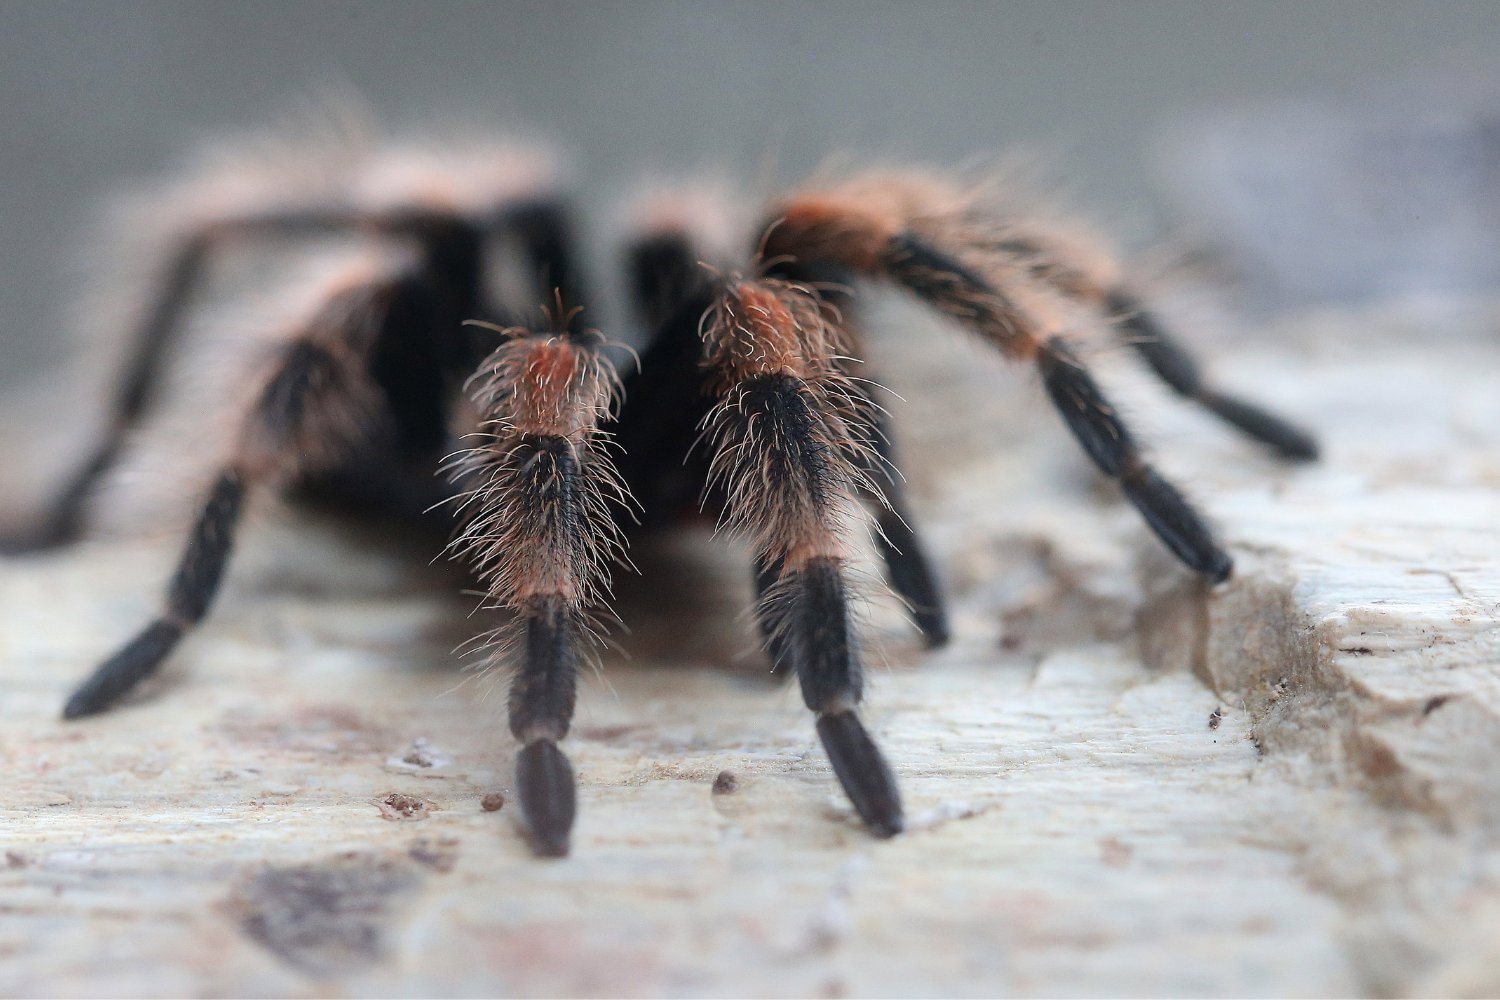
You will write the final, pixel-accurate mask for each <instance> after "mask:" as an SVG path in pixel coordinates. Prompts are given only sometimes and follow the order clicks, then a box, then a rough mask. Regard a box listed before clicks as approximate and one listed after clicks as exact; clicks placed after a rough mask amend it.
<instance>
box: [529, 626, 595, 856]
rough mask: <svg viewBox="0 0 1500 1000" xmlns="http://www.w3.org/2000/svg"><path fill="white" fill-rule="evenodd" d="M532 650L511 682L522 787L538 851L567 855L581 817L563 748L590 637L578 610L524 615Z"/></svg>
mask: <svg viewBox="0 0 1500 1000" xmlns="http://www.w3.org/2000/svg"><path fill="white" fill-rule="evenodd" d="M524 614H525V615H526V618H525V627H526V638H525V652H524V654H523V659H522V661H521V665H520V668H519V669H518V670H517V671H516V675H515V678H514V679H513V680H512V681H511V685H510V731H511V732H512V733H513V734H514V735H515V737H516V739H517V740H519V741H520V742H521V752H520V754H519V755H517V757H516V785H517V788H518V789H519V792H520V796H521V811H522V813H523V814H524V815H525V817H526V822H527V825H528V826H529V827H530V828H531V833H532V838H533V843H534V846H535V848H536V850H537V852H538V853H539V854H544V855H547V856H549V857H562V856H564V855H566V854H567V853H568V838H569V835H570V834H571V832H572V830H573V818H574V815H575V813H576V812H577V792H576V790H575V787H574V781H573V769H572V767H571V766H569V764H568V758H567V757H566V756H564V755H563V752H562V751H561V750H559V749H558V748H557V744H558V742H559V741H561V740H562V739H563V738H564V737H566V736H567V735H568V726H569V723H570V722H571V721H572V718H573V708H574V705H575V703H576V702H577V698H578V692H577V683H578V659H579V650H580V649H582V648H583V646H584V643H585V642H586V637H585V636H584V634H583V628H582V622H581V621H580V620H579V615H578V612H577V610H576V609H573V608H569V607H568V606H567V604H566V602H564V601H563V600H562V599H561V598H557V597H548V598H542V599H539V600H537V601H535V602H533V604H532V606H531V607H529V608H527V609H526V611H525V612H524Z"/></svg>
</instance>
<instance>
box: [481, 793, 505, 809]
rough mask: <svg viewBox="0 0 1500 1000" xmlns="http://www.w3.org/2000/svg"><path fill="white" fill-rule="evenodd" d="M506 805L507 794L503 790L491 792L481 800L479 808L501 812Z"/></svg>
mask: <svg viewBox="0 0 1500 1000" xmlns="http://www.w3.org/2000/svg"><path fill="white" fill-rule="evenodd" d="M504 806H505V795H504V793H503V792H490V793H489V794H488V795H486V796H485V797H484V798H482V799H480V800H479V808H481V809H483V810H484V811H485V812H487V813H492V812H499V811H500V810H501V809H502V808H504Z"/></svg>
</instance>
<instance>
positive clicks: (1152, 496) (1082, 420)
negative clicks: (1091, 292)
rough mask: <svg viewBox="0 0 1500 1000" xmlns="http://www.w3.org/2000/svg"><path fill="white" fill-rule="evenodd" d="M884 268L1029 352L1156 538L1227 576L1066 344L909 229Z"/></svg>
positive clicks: (1207, 572) (1222, 555)
mask: <svg viewBox="0 0 1500 1000" xmlns="http://www.w3.org/2000/svg"><path fill="white" fill-rule="evenodd" d="M882 270H883V271H884V273H886V274H887V275H888V276H889V277H890V278H892V279H893V280H895V281H896V282H897V283H898V284H900V285H901V286H903V287H905V288H906V289H907V290H909V291H910V292H912V293H913V294H915V295H916V296H918V297H919V298H921V299H923V300H925V301H927V302H928V303H930V304H931V305H932V306H933V307H934V308H936V309H939V310H940V311H942V312H944V313H947V314H948V315H950V316H952V317H953V318H954V319H955V320H958V321H959V322H961V323H964V324H965V325H967V326H969V327H970V328H971V329H973V330H974V331H975V332H977V333H979V334H981V335H982V336H984V337H986V338H987V339H989V340H991V341H992V342H994V343H995V344H996V345H997V346H998V347H1000V348H1001V349H1002V350H1005V351H1007V352H1008V353H1011V354H1013V355H1017V356H1020V357H1027V356H1030V357H1033V358H1034V360H1035V362H1036V364H1037V367H1038V368H1039V369H1040V371H1041V374H1042V381H1043V383H1044V384H1045V386H1046V388H1047V394H1048V396H1050V397H1051V399H1052V402H1053V404H1054V405H1055V406H1056V407H1057V409H1058V411H1059V412H1061V413H1062V416H1063V419H1064V420H1065V421H1067V424H1068V428H1069V429H1070V430H1071V431H1072V432H1073V436H1074V437H1076V438H1077V439H1078V442H1079V444H1081V445H1082V446H1083V449H1084V451H1086V452H1088V455H1089V457H1090V458H1091V459H1093V461H1094V464H1095V465H1097V466H1098V467H1099V468H1100V469H1101V470H1102V471H1103V472H1104V474H1105V475H1107V476H1109V477H1111V478H1112V479H1116V480H1118V481H1119V483H1120V486H1121V488H1122V489H1123V490H1124V492H1125V496H1126V497H1127V498H1128V499H1129V500H1130V502H1131V503H1132V504H1134V505H1135V507H1136V509H1137V510H1139V511H1140V512H1141V514H1142V515H1143V516H1144V517H1145V519H1146V523H1147V524H1148V525H1149V526H1150V527H1151V530H1152V531H1154V532H1155V533H1156V535H1157V537H1158V538H1160V539H1161V540H1162V542H1163V543H1164V544H1165V545H1166V546H1167V547H1168V548H1169V549H1170V550H1171V551H1172V552H1173V554H1174V555H1176V556H1177V557H1178V558H1179V559H1181V560H1182V561H1183V562H1184V563H1185V564H1186V565H1187V566H1189V567H1190V568H1191V569H1193V570H1195V571H1197V572H1198V573H1201V574H1203V575H1204V576H1206V577H1208V578H1209V579H1210V580H1213V581H1215V582H1218V581H1221V580H1225V579H1227V578H1228V577H1229V574H1230V572H1231V571H1232V569H1233V563H1232V562H1231V560H1230V558H1229V555H1228V554H1227V553H1226V552H1224V550H1223V549H1221V548H1219V545H1218V543H1217V542H1216V541H1215V540H1214V538H1213V534H1212V532H1210V531H1209V530H1208V527H1207V525H1205V524H1204V523H1203V520H1202V518H1200V517H1199V516H1198V513H1197V512H1196V511H1195V510H1193V508H1192V506H1191V505H1189V504H1188V502H1187V500H1186V499H1184V498H1183V496H1182V494H1181V493H1179V492H1178V491H1177V490H1176V488H1175V487H1173V486H1172V485H1171V484H1170V483H1168V482H1167V481H1166V480H1164V479H1162V478H1161V476H1160V475H1158V474H1157V473H1156V471H1155V470H1153V469H1152V468H1151V467H1150V466H1149V465H1147V464H1146V462H1145V460H1144V459H1143V458H1142V457H1141V454H1140V449H1139V448H1137V446H1136V444H1135V440H1134V439H1133V438H1132V437H1131V434H1130V432H1129V430H1127V429H1126V427H1125V424H1124V422H1123V421H1121V420H1120V418H1119V417H1118V416H1117V415H1116V413H1115V410H1114V407H1113V406H1112V405H1110V403H1109V401H1108V400H1107V399H1106V398H1105V397H1104V394H1103V393H1102V392H1100V390H1099V387H1098V385H1097V384H1095V382H1094V379H1093V377H1092V376H1091V375H1090V374H1089V373H1088V370H1087V369H1086V368H1085V367H1084V366H1083V363H1082V362H1081V361H1080V360H1079V359H1078V357H1077V356H1076V355H1074V354H1073V352H1072V351H1071V350H1070V349H1069V348H1068V346H1067V344H1066V343H1064V342H1063V341H1062V340H1061V339H1060V338H1057V337H1051V338H1048V339H1046V340H1040V339H1039V338H1038V335H1037V331H1036V324H1035V322H1034V321H1033V320H1032V319H1031V317H1029V316H1028V315H1027V313H1026V312H1025V311H1024V310H1022V309H1021V308H1020V307H1019V306H1018V305H1017V304H1016V303H1015V302H1012V301H1011V300H1010V299H1008V298H1006V297H1005V296H1003V295H1001V294H1000V293H999V292H998V291H996V290H995V289H993V288H992V287H991V286H990V284H989V283H988V282H987V281H985V279H984V278H983V277H982V276H981V275H980V274H979V273H978V272H976V271H975V270H973V269H972V268H970V267H967V266H965V265H964V264H963V263H962V262H960V261H958V260H956V259H955V258H953V257H951V256H949V255H948V254H945V253H943V252H941V251H940V250H937V249H936V248H934V247H931V246H929V245H927V244H926V243H924V242H923V241H922V240H920V239H919V238H918V237H916V236H914V235H912V234H910V233H902V234H898V235H897V236H895V237H893V238H892V239H891V240H890V243H889V245H888V246H887V248H886V251H885V259H884V260H883V261H882ZM1174 360H1177V361H1179V362H1180V358H1177V359H1174Z"/></svg>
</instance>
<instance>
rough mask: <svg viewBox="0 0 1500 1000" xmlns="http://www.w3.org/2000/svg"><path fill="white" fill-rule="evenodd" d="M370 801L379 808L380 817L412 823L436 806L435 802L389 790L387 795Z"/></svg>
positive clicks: (425, 815) (429, 812)
mask: <svg viewBox="0 0 1500 1000" xmlns="http://www.w3.org/2000/svg"><path fill="white" fill-rule="evenodd" d="M370 801H371V802H372V803H374V805H375V806H376V807H377V808H379V809H380V818H381V819H388V820H392V821H395V822H401V823H414V822H416V821H417V820H423V819H426V818H427V817H428V815H430V814H431V813H432V812H433V811H434V810H436V809H437V808H438V807H437V805H436V804H435V803H432V802H428V801H427V800H426V799H419V798H417V797H416V796H415V795H407V794H406V793H404V792H391V793H390V794H389V795H386V796H384V797H382V798H378V799H371V800H370Z"/></svg>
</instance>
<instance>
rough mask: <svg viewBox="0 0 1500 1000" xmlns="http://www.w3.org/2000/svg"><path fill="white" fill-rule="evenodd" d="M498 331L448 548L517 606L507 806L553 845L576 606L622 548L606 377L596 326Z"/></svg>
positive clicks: (560, 828) (591, 596)
mask: <svg viewBox="0 0 1500 1000" xmlns="http://www.w3.org/2000/svg"><path fill="white" fill-rule="evenodd" d="M558 319H559V322H562V319H561V317H559V318H558ZM508 334H509V339H508V340H507V341H506V342H505V343H504V344H502V345H501V346H500V347H499V348H497V349H496V350H495V351H494V353H493V354H491V355H490V356H489V357H488V358H487V359H485V361H484V362H483V363H482V364H481V365H480V367H479V370H478V372H477V373H476V374H475V376H474V378H473V380H472V382H471V386H472V394H473V399H474V402H475V403H476V404H477V405H478V407H479V410H480V412H481V414H482V415H483V421H484V422H483V424H482V425H481V430H480V431H479V432H478V433H477V434H476V435H474V437H475V438H476V440H477V441H478V443H477V444H476V445H475V446H474V447H473V448H471V449H470V450H469V451H467V452H465V453H464V454H463V455H462V456H461V458H460V459H459V460H458V462H457V463H456V465H455V467H454V470H453V471H454V472H455V474H456V475H458V476H460V477H462V478H463V479H465V480H466V481H468V482H471V483H475V484H477V485H475V487H474V489H473V490H472V491H471V492H470V493H468V494H467V495H466V497H465V499H464V503H463V504H462V506H461V508H460V509H461V511H465V510H466V509H467V510H468V511H472V515H471V516H470V517H469V520H468V522H467V523H466V525H465V526H464V528H463V529H462V531H461V532H460V533H459V535H458V536H457V537H456V538H455V540H454V542H453V544H452V546H451V548H452V551H453V552H454V554H455V555H456V556H458V557H459V558H462V559H464V560H465V561H466V562H468V563H469V564H470V566H471V567H472V568H473V569H474V571H475V572H476V573H477V574H478V576H479V578H480V579H481V580H482V581H483V582H484V584H485V586H486V589H487V592H488V596H489V599H490V601H491V602H493V603H494V604H496V605H499V606H502V607H506V608H509V609H511V610H512V611H514V612H515V613H516V615H517V622H516V632H515V634H514V635H513V636H512V639H513V645H514V646H515V647H517V656H516V659H517V661H518V662H517V663H516V664H515V673H514V676H513V679H512V681H511V688H510V699H509V707H510V729H511V732H512V734H514V736H515V738H516V739H517V740H518V741H519V742H520V744H521V751H520V753H519V754H518V755H517V758H516V782H517V787H518V790H519V793H520V800H521V811H522V813H523V814H524V816H525V819H526V822H527V825H528V826H529V827H530V831H531V834H532V838H533V847H534V849H535V850H536V852H537V853H538V854H542V855H546V856H562V855H565V854H567V853H568V847H569V840H570V836H571V832H572V828H573V819H574V815H575V813H576V811H577V809H576V803H577V789H576V784H575V781H574V778H573V771H572V767H571V765H570V764H569V763H568V758H567V757H566V756H565V755H564V754H563V752H562V750H561V749H559V748H558V743H560V742H562V740H563V738H564V737H566V736H567V734H568V728H569V725H570V723H571V721H572V717H573V708H574V704H575V702H576V700H577V675H578V670H579V668H580V667H581V666H583V665H585V663H586V662H587V661H588V657H589V655H590V652H591V646H592V644H593V640H594V632H593V628H592V626H591V623H590V619H589V613H590V611H591V610H593V609H594V608H596V607H598V606H599V605H600V603H601V602H602V600H603V599H604V597H605V595H606V594H607V592H608V589H609V570H608V562H609V561H610V559H611V558H612V557H616V558H622V557H623V547H622V540H621V538H620V535H619V531H618V528H617V527H616V525H615V522H614V519H613V518H612V516H611V507H610V505H611V504H613V503H624V502H627V500H626V494H625V492H624V486H623V484H622V483H621V482H620V481H619V478H618V476H617V475H616V474H615V472H614V471H613V469H612V467H611V466H610V464H609V461H608V458H607V456H606V455H605V453H604V452H603V451H602V450H601V447H600V446H601V444H602V443H603V442H602V434H601V433H600V431H599V425H600V422H601V420H602V419H603V418H604V417H605V416H606V415H607V414H608V413H609V412H610V410H611V408H612V407H613V405H614V400H615V398H616V395H617V392H618V382H617V379H616V376H615V373H614V369H613V367H612V366H611V365H610V363H609V361H608V360H607V358H605V357H604V355H603V354H602V353H601V352H600V351H599V350H598V347H599V339H600V338H599V337H598V335H597V334H594V333H591V332H585V333H581V334H571V333H568V332H567V331H565V330H554V331H543V332H540V333H531V332H528V331H525V330H520V329H516V330H511V331H508ZM507 652H509V649H508V647H506V646H503V645H502V646H501V647H499V649H498V650H497V653H496V659H502V658H504V656H505V654H506V653H507Z"/></svg>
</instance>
